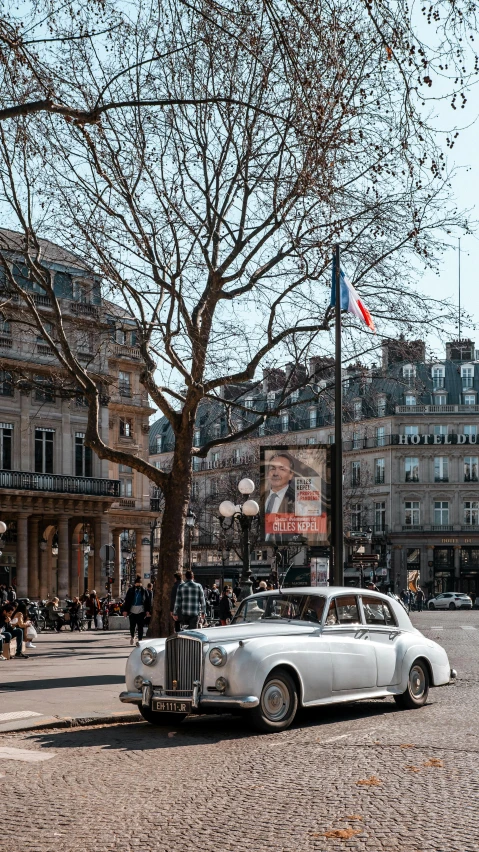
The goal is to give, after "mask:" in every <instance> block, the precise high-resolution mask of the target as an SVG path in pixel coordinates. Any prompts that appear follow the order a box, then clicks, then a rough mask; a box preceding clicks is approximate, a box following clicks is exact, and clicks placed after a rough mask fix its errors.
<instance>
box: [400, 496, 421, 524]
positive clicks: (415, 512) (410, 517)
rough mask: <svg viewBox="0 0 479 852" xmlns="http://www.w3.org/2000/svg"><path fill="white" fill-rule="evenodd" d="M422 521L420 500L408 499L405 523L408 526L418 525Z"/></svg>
mask: <svg viewBox="0 0 479 852" xmlns="http://www.w3.org/2000/svg"><path fill="white" fill-rule="evenodd" d="M420 522H421V513H420V504H419V500H406V501H405V503H404V523H405V525H406V526H407V527H417V526H419V524H420Z"/></svg>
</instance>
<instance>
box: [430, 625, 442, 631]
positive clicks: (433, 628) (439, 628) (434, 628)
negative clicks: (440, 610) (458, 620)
mask: <svg viewBox="0 0 479 852" xmlns="http://www.w3.org/2000/svg"><path fill="white" fill-rule="evenodd" d="M429 630H444V627H443V625H442V624H431V625H430V626H429Z"/></svg>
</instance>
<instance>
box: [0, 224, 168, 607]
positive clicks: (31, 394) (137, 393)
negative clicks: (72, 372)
mask: <svg viewBox="0 0 479 852" xmlns="http://www.w3.org/2000/svg"><path fill="white" fill-rule="evenodd" d="M0 236H1V239H2V246H3V251H4V253H5V245H7V246H8V248H9V252H8V263H9V264H10V269H11V270H12V271H13V274H14V276H15V280H16V281H17V282H18V283H19V284H20V286H21V287H23V288H25V289H26V290H27V291H28V292H29V293H30V294H31V295H32V296H33V298H34V300H35V303H36V306H37V309H38V311H39V313H40V314H41V316H42V318H43V320H44V321H45V322H46V323H47V329H49V328H50V326H49V325H48V323H49V322H50V320H49V317H50V316H51V311H52V308H51V304H50V299H49V297H48V295H47V294H46V293H45V292H44V291H43V292H42V290H41V288H40V287H39V286H38V284H36V283H34V282H33V281H32V280H30V278H29V273H28V270H27V268H26V266H25V265H24V262H23V258H22V251H21V244H20V237H19V235H16V234H13V233H11V232H7V231H2V232H0ZM41 264H42V266H43V267H44V268H46V269H47V270H49V272H50V274H51V275H52V276H53V280H54V287H55V293H56V295H57V297H58V298H59V301H60V305H61V310H62V315H63V324H64V328H65V331H66V334H67V337H68V339H69V340H70V342H71V343H72V345H73V348H74V350H75V353H76V356H77V358H78V359H79V360H80V361H81V362H83V363H85V364H88V367H89V370H90V371H91V372H93V373H94V374H95V375H96V376H97V377H98V379H99V380H100V381H101V382H102V385H103V389H104V393H103V394H102V398H101V410H100V418H101V434H102V437H103V438H104V440H105V441H106V442H109V443H110V444H111V445H112V446H113V447H118V448H121V449H127V450H129V451H133V452H135V453H140V454H147V453H148V430H149V426H148V418H149V416H150V414H151V413H152V409H151V408H150V407H149V402H148V396H147V394H146V392H145V391H144V389H143V388H142V387H141V385H140V383H139V365H140V361H139V350H138V348H137V347H136V346H135V331H134V325H133V323H131V322H129V321H128V319H127V318H126V316H125V314H124V313H123V312H122V311H120V310H119V309H118V308H117V307H115V306H114V305H112V304H111V303H109V302H107V301H105V300H104V299H103V298H102V296H101V291H100V282H99V281H98V280H97V279H96V278H95V276H93V275H92V273H91V271H90V270H89V268H88V265H87V264H86V263H85V262H84V261H82V259H81V258H78V257H77V256H76V255H75V254H73V253H72V252H69V251H66V250H64V249H63V248H61V247H59V246H56V245H54V244H52V243H50V242H47V241H44V242H43V243H42V259H41ZM21 306H22V300H21V297H20V296H19V295H18V294H16V293H15V292H13V291H12V289H11V286H9V282H8V275H7V276H6V275H5V273H3V275H2V276H1V281H0V405H1V415H0V419H1V422H0V518H1V519H2V520H3V521H4V522H5V523H6V524H7V532H6V534H5V535H4V536H3V541H2V542H1V545H0V546H1V550H2V555H1V556H0V583H2V582H4V583H9V584H10V583H13V584H15V585H16V588H17V593H18V595H19V596H29V597H30V598H38V597H40V598H45V597H47V596H49V595H52V594H56V595H58V597H60V598H61V599H62V598H66V597H68V596H71V595H73V594H78V592H82V591H83V590H84V589H85V588H89V589H92V588H96V590H97V591H98V593H99V594H103V593H104V590H105V584H106V582H107V575H109V576H113V579H114V583H113V592H114V593H115V594H118V593H119V592H120V585H121V571H122V541H123V542H124V541H128V542H130V543H131V542H132V541H133V556H134V563H135V564H136V568H137V570H139V571H140V572H141V573H142V575H148V576H149V570H150V546H149V536H150V524H151V523H152V521H153V519H154V517H155V515H154V513H152V512H151V506H150V489H149V483H148V480H147V479H146V478H145V477H144V476H142V475H141V474H138V473H136V472H134V471H131V470H130V469H129V468H122V467H120V466H119V465H116V464H112V463H110V462H108V461H106V460H100V459H99V458H98V457H97V456H95V454H93V453H92V452H91V450H90V449H89V448H87V447H86V446H85V445H84V443H83V438H84V434H85V428H86V419H87V409H86V407H85V401H84V399H83V397H82V396H81V394H80V393H75V390H74V389H73V391H72V389H71V387H70V386H69V385H68V382H67V381H66V377H65V376H64V375H63V374H62V371H61V370H60V369H59V366H58V361H57V360H56V358H55V356H54V355H53V353H52V351H51V349H50V347H49V345H48V343H47V342H46V341H45V340H43V339H42V337H41V336H39V334H38V331H37V330H36V329H34V328H32V327H31V325H30V326H29V325H28V323H27V322H26V321H25V320H26V317H25V313H24V312H22V307H21ZM103 544H113V545H114V547H115V560H114V564H107V563H106V562H105V561H104V560H102V558H101V546H102V545H103ZM131 551H132V548H131V547H130V562H131V556H132V553H131ZM145 579H146V578H145Z"/></svg>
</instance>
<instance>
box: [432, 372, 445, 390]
mask: <svg viewBox="0 0 479 852" xmlns="http://www.w3.org/2000/svg"><path fill="white" fill-rule="evenodd" d="M445 381H446V379H445V373H444V367H433V368H432V386H433V388H434V390H436V389H440V388H443V387H444V384H445Z"/></svg>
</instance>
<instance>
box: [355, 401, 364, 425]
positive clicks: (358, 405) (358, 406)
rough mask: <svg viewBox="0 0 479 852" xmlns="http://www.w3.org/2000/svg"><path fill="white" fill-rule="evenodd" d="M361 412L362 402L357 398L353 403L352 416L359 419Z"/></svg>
mask: <svg viewBox="0 0 479 852" xmlns="http://www.w3.org/2000/svg"><path fill="white" fill-rule="evenodd" d="M362 413H363V403H362V402H361V400H357V401H356V402H354V403H353V417H354V419H355V420H361V417H362Z"/></svg>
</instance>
